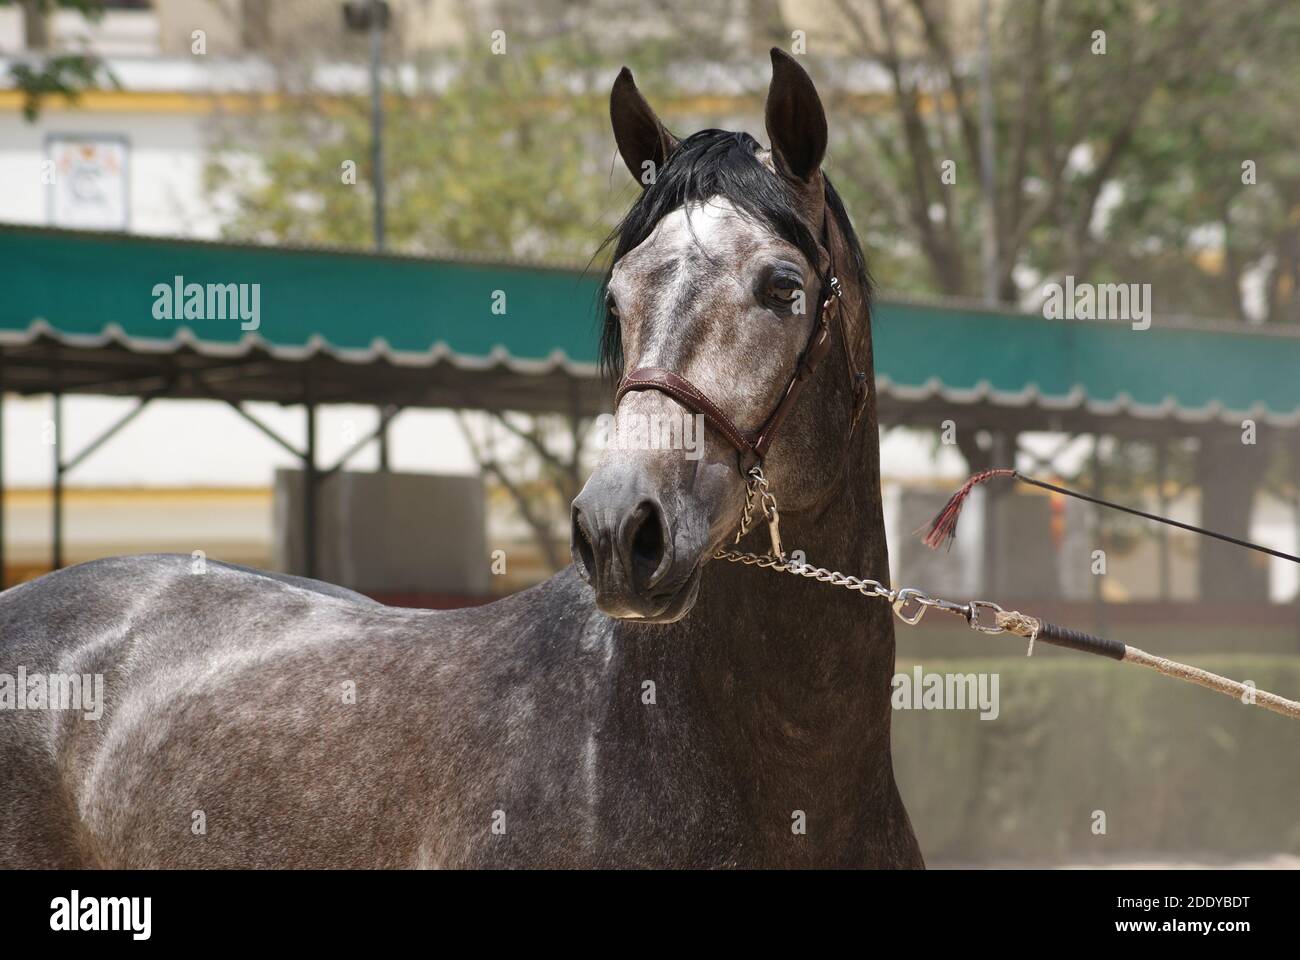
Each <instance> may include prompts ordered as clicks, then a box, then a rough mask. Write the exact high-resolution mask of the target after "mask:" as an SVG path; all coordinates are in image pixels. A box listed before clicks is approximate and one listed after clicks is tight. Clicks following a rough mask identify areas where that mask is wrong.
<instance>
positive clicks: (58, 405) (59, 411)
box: [50, 390, 63, 570]
mask: <svg viewBox="0 0 1300 960" xmlns="http://www.w3.org/2000/svg"><path fill="white" fill-rule="evenodd" d="M62 447H63V393H62V392H60V391H58V390H56V391H55V392H54V483H53V485H52V486H51V488H50V495H51V508H52V509H51V523H52V526H53V529H52V530H51V531H50V566H51V567H52V568H53V569H55V570H62V569H63V455H62V452H61V450H62Z"/></svg>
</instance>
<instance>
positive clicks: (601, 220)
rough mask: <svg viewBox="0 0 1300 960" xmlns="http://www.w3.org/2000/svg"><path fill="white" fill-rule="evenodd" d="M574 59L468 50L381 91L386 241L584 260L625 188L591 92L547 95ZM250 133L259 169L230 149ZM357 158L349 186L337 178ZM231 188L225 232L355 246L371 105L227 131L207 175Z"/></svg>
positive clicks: (363, 224)
mask: <svg viewBox="0 0 1300 960" xmlns="http://www.w3.org/2000/svg"><path fill="white" fill-rule="evenodd" d="M572 68H573V65H572V64H569V63H564V62H563V61H560V60H557V59H556V58H555V57H553V56H551V55H548V54H545V53H536V52H530V53H521V54H516V55H512V56H510V57H477V58H476V57H472V56H467V57H466V58H465V59H463V60H462V61H460V62H459V63H458V75H457V76H456V78H455V80H454V81H452V83H451V84H450V86H449V87H447V88H446V89H442V90H438V91H436V92H432V91H427V90H426V91H417V92H415V93H412V94H409V95H397V94H390V95H388V96H387V97H386V99H385V123H384V151H385V174H386V191H387V197H386V204H385V209H386V211H387V234H388V236H387V239H388V243H389V245H390V246H392V247H393V248H396V249H400V250H404V251H425V252H429V251H466V252H476V253H484V254H490V255H493V256H507V257H531V258H538V259H550V260H562V261H569V262H575V261H577V262H585V261H586V260H587V259H588V258H589V257H590V256H591V254H592V252H593V250H594V249H595V247H596V246H597V244H598V243H599V241H600V240H601V239H603V237H604V236H605V235H606V234H607V233H608V232H609V231H610V230H611V229H612V227H613V226H614V224H615V223H616V222H617V219H618V217H619V216H621V214H622V212H623V210H624V209H625V208H626V207H627V205H629V204H630V203H631V201H632V199H633V197H634V195H635V190H636V187H635V185H634V184H633V183H632V181H631V180H630V178H628V176H627V174H626V171H625V170H624V169H623V167H622V164H621V163H619V164H618V165H617V166H615V157H614V154H613V149H612V143H611V140H610V137H609V135H608V133H607V130H606V127H607V125H608V117H607V115H606V112H605V110H606V108H605V103H604V100H603V99H602V98H597V97H589V96H572V95H568V94H566V93H557V92H551V93H548V92H547V91H557V90H560V89H562V87H561V85H560V83H559V82H558V81H560V80H561V79H563V77H564V75H565V73H566V71H568V70H571V69H572ZM250 141H255V143H253V144H252V145H253V146H255V148H256V149H257V152H258V159H259V161H260V162H261V163H262V164H263V165H264V175H260V176H257V175H250V174H248V173H247V171H246V165H245V164H244V163H243V162H242V159H241V158H240V156H239V148H240V147H241V146H242V147H243V148H245V149H247V148H248V147H249V146H250ZM348 161H351V162H353V163H355V164H356V171H357V176H356V180H357V182H356V184H355V185H348V184H346V183H344V182H342V170H343V168H344V164H345V163H347V162H348ZM207 182H208V187H209V189H210V190H212V191H214V192H221V191H229V195H230V196H231V197H233V204H234V215H233V217H232V218H231V220H230V222H229V223H228V224H227V226H226V235H227V236H229V237H234V238H241V239H250V238H251V239H258V240H263V241H267V242H287V243H302V244H327V245H348V246H364V245H366V244H367V243H368V242H369V240H370V235H371V218H372V204H373V198H372V193H371V189H370V183H371V169H370V119H369V101H368V99H364V98H355V99H350V100H344V101H339V100H336V99H335V100H331V101H328V102H313V101H311V100H306V101H294V102H292V103H290V104H288V105H287V106H286V108H284V109H281V110H276V111H273V112H271V113H269V114H265V115H262V116H259V117H256V118H254V119H253V128H252V131H251V136H250V131H248V130H245V131H243V132H242V133H240V132H235V133H233V134H232V135H231V136H229V137H228V138H227V139H226V140H225V142H224V143H223V144H222V150H220V151H218V153H217V154H216V155H215V156H214V158H213V162H212V163H211V164H210V165H209V167H208V171H207Z"/></svg>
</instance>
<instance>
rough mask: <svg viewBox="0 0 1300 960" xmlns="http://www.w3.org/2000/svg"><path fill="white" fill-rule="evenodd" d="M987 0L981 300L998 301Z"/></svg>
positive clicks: (986, 4)
mask: <svg viewBox="0 0 1300 960" xmlns="http://www.w3.org/2000/svg"><path fill="white" fill-rule="evenodd" d="M990 8H991V4H990V0H981V2H980V59H979V64H980V66H979V110H980V136H979V151H980V193H981V197H980V261H981V263H980V267H981V270H980V272H981V273H982V274H983V281H984V282H983V290H984V302H985V303H987V304H995V303H997V302H998V273H999V271H1000V266H999V264H998V232H997V231H998V228H997V178H996V176H995V175H994V172H993V165H994V162H995V161H994V157H995V154H996V151H997V147H996V144H995V141H994V137H995V120H994V116H993V25H992V11H991V9H990Z"/></svg>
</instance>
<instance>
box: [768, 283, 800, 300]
mask: <svg viewBox="0 0 1300 960" xmlns="http://www.w3.org/2000/svg"><path fill="white" fill-rule="evenodd" d="M799 290H800V283H799V281H798V280H796V279H795V278H794V277H788V276H779V277H773V278H772V285H771V287H770V288H769V293H770V294H771V295H772V298H773V299H774V300H780V301H781V302H782V303H791V302H793V301H794V298H795V296H796V295H797V294H798V293H799Z"/></svg>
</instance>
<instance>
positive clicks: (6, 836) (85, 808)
mask: <svg viewBox="0 0 1300 960" xmlns="http://www.w3.org/2000/svg"><path fill="white" fill-rule="evenodd" d="M719 573H721V574H723V575H724V576H723V577H720V578H719V581H722V580H723V579H725V577H728V576H731V577H736V578H739V577H744V576H746V575H748V576H753V573H752V572H749V571H742V570H739V569H736V570H727V571H719ZM715 587H716V588H717V594H718V596H719V599H725V598H726V597H727V596H728V595H730V596H744V595H746V594H748V593H750V592H751V591H752V587H753V584H752V583H749V584H742V583H740V582H736V583H734V584H728V583H724V582H718V583H716V584H715V583H713V582H710V584H709V585H708V593H709V595H710V596H712V595H714V588H715ZM742 588H745V589H743V590H742ZM737 591H740V592H739V593H738V592H737ZM164 597H165V598H166V602H165V603H164V602H162V600H163V598H164ZM849 599H851V598H849ZM722 606H726V604H725V603H724V604H722ZM182 611H183V613H182ZM699 612H701V613H707V612H708V611H705V610H701V611H699ZM733 612H735V613H739V614H740V616H741V617H742V618H744V613H743V611H733ZM717 615H718V616H719V617H725V616H727V615H728V614H727V613H726V612H725V611H724V610H722V609H719V610H718V611H717ZM748 619H752V618H748ZM699 626H700V625H699V624H693V625H692V628H691V629H688V628H687V625H686V624H673V625H664V626H639V625H631V624H622V623H618V622H616V621H614V620H611V619H610V618H608V617H606V616H604V615H603V614H601V613H600V612H599V611H598V610H596V609H595V606H594V603H593V602H592V599H591V593H590V590H588V589H587V587H586V586H585V585H584V584H583V583H582V582H581V581H580V580H579V579H578V578H577V577H576V576H575V575H574V573H573V570H572V568H569V569H568V570H566V571H564V572H563V573H561V574H559V575H557V576H556V577H553V578H552V579H551V580H548V581H547V582H545V583H543V584H541V585H539V586H538V587H535V588H533V589H531V590H528V591H525V592H523V593H521V594H518V595H516V596H514V597H510V598H508V599H506V600H502V601H500V602H498V603H495V604H491V605H489V606H485V607H477V608H467V609H464V610H455V611H420V610H409V609H402V608H392V607H384V606H380V605H377V604H369V603H362V602H357V601H354V600H351V599H348V598H345V597H335V596H329V595H326V594H323V593H320V592H317V591H315V590H313V589H305V588H304V587H303V586H296V585H292V584H289V583H285V582H283V581H280V580H277V579H273V578H270V577H266V576H261V575H257V574H253V573H249V572H245V571H242V570H238V569H233V568H229V567H226V566H225V565H223V564H219V563H209V564H208V567H207V571H206V572H205V573H203V574H195V573H193V572H191V565H190V561H189V558H187V557H128V558H118V559H112V560H102V561H94V562H92V563H88V564H83V565H81V566H78V567H74V568H71V569H69V570H66V571H62V572H60V573H58V574H53V575H50V576H48V577H44V578H42V579H40V580H38V581H35V582H33V583H30V584H26V585H24V586H22V587H17V588H14V589H12V590H9V591H6V592H5V593H4V594H0V636H3V637H4V642H3V646H0V672H9V673H13V672H14V670H15V665H16V664H18V663H21V664H23V665H24V666H25V669H26V671H27V672H28V674H29V675H30V674H35V673H42V672H43V673H54V672H62V673H77V674H81V673H102V674H103V675H104V676H105V684H104V689H105V691H106V694H107V698H106V699H107V704H106V706H105V709H104V712H103V716H102V717H101V718H100V719H99V720H98V721H91V720H88V719H85V718H84V717H83V716H82V714H81V713H79V712H70V711H44V710H43V711H0V768H2V769H4V770H5V771H7V775H6V777H5V778H4V779H3V781H0V865H3V866H8V867H33V866H42V867H49V866H61V867H125V868H133V867H162V866H169V867H252V866H259V867H269V866H297V867H422V866H433V867H466V866H484V867H502V866H568V867H578V866H619V865H636V866H645V865H677V866H683V865H684V866H732V865H735V866H759V865H780V864H813V863H825V864H838V865H848V864H878V865H886V864H889V863H891V862H897V858H896V852H891V851H890V850H889V849H888V847H887V845H886V846H882V845H881V844H880V843H879V842H878V841H877V840H874V839H872V838H873V836H874V835H876V834H881V835H885V836H888V835H892V831H889V830H887V829H885V828H886V827H887V826H888V822H887V820H886V821H882V822H881V823H879V824H872V823H868V822H865V819H864V818H865V816H866V815H867V814H879V812H880V811H881V810H882V805H881V804H879V803H875V802H872V797H873V794H884V796H885V799H886V800H892V801H893V803H894V805H895V806H896V810H895V815H901V816H902V817H903V818H904V821H905V814H902V813H901V811H902V808H901V805H898V804H897V795H896V792H895V791H894V789H893V783H892V776H890V775H889V770H888V765H887V762H886V764H885V765H884V766H883V767H882V766H881V765H880V764H879V763H878V762H875V761H878V760H879V757H878V755H877V754H876V753H875V752H874V751H873V750H872V749H871V747H872V744H871V743H870V742H869V741H864V740H863V739H862V737H861V735H862V734H863V733H864V731H863V730H862V729H859V728H856V727H855V725H854V724H853V723H851V722H846V718H845V717H844V716H843V715H833V714H836V713H837V711H838V710H839V709H840V708H841V707H842V706H843V705H844V704H843V702H842V700H844V699H845V698H844V697H843V696H841V695H839V694H847V699H849V700H852V699H853V698H854V697H856V696H858V695H859V694H860V692H861V691H859V690H855V689H849V687H850V686H851V684H852V682H853V680H852V679H851V678H841V676H840V672H839V667H840V665H836V664H830V663H822V664H818V665H817V666H816V667H813V666H812V662H813V660H814V659H815V658H810V657H809V656H808V653H809V651H808V650H806V649H805V650H802V651H796V650H794V649H790V650H788V651H786V652H785V653H784V654H778V653H777V651H774V650H773V649H772V648H771V647H770V646H769V644H771V643H773V642H779V641H778V638H777V637H776V636H774V634H776V633H777V631H778V629H779V628H780V627H781V626H783V625H781V624H768V625H767V627H766V629H763V628H762V627H761V626H758V625H754V628H755V630H756V632H755V633H754V634H753V635H751V636H750V638H749V639H750V641H751V645H750V656H747V657H742V658H741V659H738V660H737V659H732V657H733V656H734V654H735V653H736V649H735V644H733V643H730V642H727V640H728V638H733V637H734V634H733V633H730V632H729V633H728V635H727V637H710V636H709V635H708V633H707V631H702V630H700V629H699ZM849 642H851V641H849ZM686 644H690V645H692V646H691V648H690V649H691V650H692V652H693V654H694V655H692V654H686V649H687V648H686V647H685V645H686ZM769 658H775V661H788V662H789V664H790V665H796V664H797V665H799V666H801V667H803V668H804V669H806V670H808V671H810V672H824V676H823V677H822V678H821V680H820V685H821V687H822V688H823V689H824V690H825V692H826V694H827V700H826V702H825V703H824V704H823V705H822V707H821V708H820V709H818V710H816V711H814V713H815V714H816V715H815V716H801V715H800V711H799V710H798V704H799V703H800V702H806V697H805V696H804V693H806V692H807V690H806V688H803V687H802V684H803V681H804V680H805V679H806V678H805V677H793V676H785V677H777V676H774V675H772V674H771V673H770V670H769V669H768V668H771V667H776V666H777V665H778V663H777V662H772V663H769V664H764V663H762V662H761V661H762V660H765V659H769ZM701 661H703V662H701ZM701 667H703V669H701ZM855 672H856V671H855ZM765 677H766V678H767V679H768V680H769V681H770V682H766V683H765V682H764V678H765ZM647 680H649V681H651V682H653V683H654V696H653V699H654V701H655V702H654V703H653V704H647V703H645V702H644V701H645V699H646V691H647V688H646V686H645V682H646V681H647ZM349 685H352V686H349ZM796 686H798V687H800V688H801V691H802V692H801V693H800V694H799V695H798V696H793V694H794V689H793V688H794V687H796ZM349 690H354V691H355V696H354V697H351V696H349V695H348V691H349ZM837 691H838V694H837ZM883 692H884V693H886V694H887V691H883ZM877 699H884V697H878V698H877ZM350 701H351V702H350ZM885 719H886V723H887V716H886V718H885ZM832 727H837V728H839V729H836V730H834V731H833V732H834V735H835V737H837V738H842V739H844V740H846V741H852V740H856V751H857V753H858V755H859V758H860V760H861V761H866V760H868V759H870V760H872V761H873V763H871V764H859V765H858V766H861V767H862V769H854V767H855V765H854V764H853V763H852V762H851V761H850V762H849V763H847V764H846V763H845V762H844V761H845V759H846V753H845V752H842V751H841V750H839V749H837V743H836V742H825V741H819V739H818V738H819V737H820V736H821V735H824V734H826V733H828V732H831V728H832ZM867 732H868V733H869V731H867ZM886 739H887V727H886ZM853 750H854V748H850V751H849V752H848V756H851V755H852V752H853ZM805 751H806V752H805ZM783 754H785V755H783ZM822 758H824V759H829V760H832V761H833V762H832V763H831V764H830V765H829V766H828V765H827V764H826V763H824V762H822ZM886 760H887V755H886ZM826 777H829V779H826ZM754 788H757V789H754ZM828 791H830V792H831V793H832V794H837V793H838V794H840V795H839V796H837V797H835V798H834V800H833V802H829V801H832V798H831V797H829V796H828V795H827V793H828ZM796 809H798V810H803V811H805V814H806V816H807V817H808V818H809V819H810V821H811V827H810V829H809V831H808V836H800V835H795V834H792V832H791V816H792V812H793V811H794V810H796ZM883 809H884V810H888V809H889V804H884V805H883ZM760 811H762V814H763V815H762V816H760V817H757V818H756V814H758V813H759V812H760ZM198 817H201V818H202V826H203V829H202V830H201V831H196V830H195V825H196V823H198V822H199V821H198V819H197V818H198ZM891 857H894V859H893V860H892V861H891Z"/></svg>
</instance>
